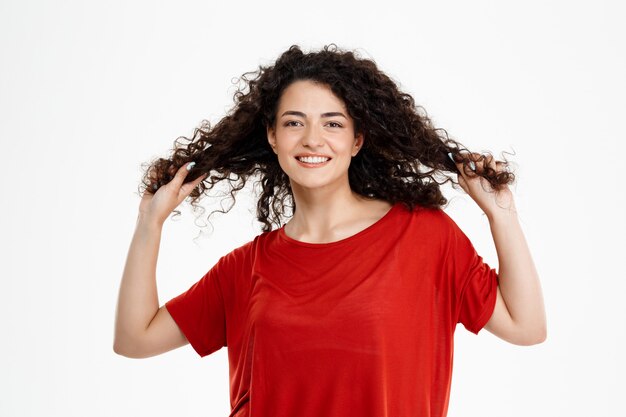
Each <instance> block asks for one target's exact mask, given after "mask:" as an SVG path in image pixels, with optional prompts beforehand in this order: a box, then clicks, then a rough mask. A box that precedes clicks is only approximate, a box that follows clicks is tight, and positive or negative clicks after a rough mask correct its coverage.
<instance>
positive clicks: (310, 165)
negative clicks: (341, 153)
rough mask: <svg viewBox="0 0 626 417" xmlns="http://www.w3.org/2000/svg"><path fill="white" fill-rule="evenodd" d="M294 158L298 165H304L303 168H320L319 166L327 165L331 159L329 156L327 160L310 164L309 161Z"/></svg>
mask: <svg viewBox="0 0 626 417" xmlns="http://www.w3.org/2000/svg"><path fill="white" fill-rule="evenodd" d="M298 156H302V155H298ZM316 156H322V155H316ZM326 158H328V157H326ZM294 159H295V160H296V162H297V163H298V164H299V165H300V166H303V167H305V168H321V167H323V166H326V165H328V163H329V162H330V161H332V158H330V159H329V160H328V161H326V162H322V163H319V164H311V163H308V162H302V161H300V160H298V158H294Z"/></svg>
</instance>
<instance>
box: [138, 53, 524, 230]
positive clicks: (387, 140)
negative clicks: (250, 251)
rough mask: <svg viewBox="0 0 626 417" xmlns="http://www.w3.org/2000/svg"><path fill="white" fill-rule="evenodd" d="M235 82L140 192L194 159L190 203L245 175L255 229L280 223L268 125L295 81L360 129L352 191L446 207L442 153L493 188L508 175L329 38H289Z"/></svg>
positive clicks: (282, 192) (450, 168)
mask: <svg viewBox="0 0 626 417" xmlns="http://www.w3.org/2000/svg"><path fill="white" fill-rule="evenodd" d="M238 80H239V83H241V80H243V81H244V83H243V87H239V86H238V87H237V91H236V92H235V94H234V97H233V101H234V102H235V106H234V107H233V108H232V109H231V110H230V111H229V112H228V113H227V115H226V116H225V117H223V118H222V119H221V120H220V121H219V122H218V123H217V124H215V126H214V127H213V128H211V124H210V122H208V121H207V120H203V121H202V123H201V125H200V127H197V128H195V129H194V132H193V136H192V137H191V138H187V137H185V136H181V137H179V138H177V139H176V140H175V141H174V148H173V151H172V154H171V156H170V157H169V158H167V159H166V158H158V159H156V160H154V161H152V162H151V163H149V164H148V166H147V167H146V169H145V173H144V176H143V179H142V189H141V190H140V192H141V193H143V192H149V193H154V192H156V190H158V188H159V187H160V186H162V185H164V184H166V183H168V182H169V181H170V180H171V179H172V178H173V176H174V174H175V173H176V170H177V169H178V168H179V167H181V166H182V165H184V164H186V163H187V162H190V161H194V162H195V166H194V167H193V168H192V169H191V171H190V172H189V174H188V175H187V177H186V179H185V182H189V181H193V180H194V179H196V178H198V177H199V176H201V175H204V174H205V173H206V174H208V176H207V178H206V179H204V180H203V181H202V182H201V183H200V184H199V185H198V186H197V187H196V188H195V189H194V190H193V191H192V192H191V194H190V195H189V197H190V199H191V201H190V204H191V205H192V206H193V207H194V209H195V208H197V207H196V205H197V201H198V200H199V199H200V197H201V196H202V195H203V194H205V192H207V190H210V189H212V188H213V187H214V186H215V184H217V183H218V182H220V181H223V180H226V181H228V182H229V184H230V192H229V194H230V198H231V199H232V202H233V205H234V201H235V194H236V193H237V192H238V191H240V190H241V189H243V188H244V187H245V185H246V182H247V180H248V179H249V178H250V177H253V178H256V180H257V182H255V184H260V185H261V188H262V192H261V195H260V197H259V199H258V202H257V220H258V221H259V222H261V223H263V229H262V230H263V232H268V231H271V230H272V224H275V225H277V226H278V227H281V225H282V222H281V217H282V216H285V207H286V206H288V207H291V208H292V210H293V211H294V212H295V209H296V207H295V201H294V199H293V194H292V191H291V186H290V182H289V177H288V176H287V175H286V174H285V172H284V171H283V170H282V168H281V167H280V165H279V163H278V159H277V156H276V154H275V153H274V152H273V151H272V148H271V146H270V144H269V143H268V140H267V127H268V126H270V127H275V123H276V112H277V110H278V109H277V107H278V102H279V99H280V97H281V94H282V92H283V91H284V90H285V88H286V87H288V86H289V85H290V84H291V83H293V82H294V81H298V80H310V81H314V82H317V83H321V84H323V85H326V86H328V87H329V88H330V89H331V91H332V92H333V94H335V95H336V96H337V97H339V98H340V99H342V100H343V101H344V103H345V105H346V108H347V110H348V113H349V115H350V117H352V119H353V120H354V127H355V132H354V133H355V137H356V135H358V134H359V133H361V132H364V133H365V142H364V143H363V147H362V149H361V151H360V152H359V153H358V154H357V155H356V156H355V157H353V158H352V160H351V162H350V166H349V170H348V178H349V183H350V187H351V189H352V190H353V191H354V192H356V193H358V194H360V195H361V196H363V197H365V198H371V199H382V200H386V201H388V202H389V203H392V204H395V203H396V202H402V203H404V205H405V206H407V207H408V208H409V209H411V210H413V208H414V207H415V206H416V205H419V206H422V207H429V208H434V207H441V206H444V205H446V204H447V203H448V201H447V199H446V198H445V197H444V196H443V194H442V192H441V189H440V186H441V185H443V184H445V183H446V182H452V184H453V186H454V184H456V185H457V186H458V182H455V181H454V178H453V176H452V175H450V174H452V173H458V172H459V171H458V169H457V167H456V165H455V164H454V162H453V161H452V160H451V159H450V158H449V156H448V153H452V155H453V157H454V158H455V160H456V161H458V162H461V161H462V162H463V168H464V170H465V173H466V174H467V175H468V176H470V177H471V176H475V175H479V176H481V177H483V178H485V179H486V180H487V181H488V182H489V184H490V185H491V187H492V189H493V190H495V191H498V190H500V189H502V187H504V186H505V185H506V184H510V183H512V182H513V181H514V178H515V176H514V174H513V173H511V171H510V169H509V166H508V161H506V160H505V162H504V163H505V170H504V171H502V172H496V171H495V170H494V169H491V168H490V167H488V166H487V163H489V162H490V161H491V160H492V159H491V158H493V156H492V155H491V154H490V153H481V154H480V157H478V158H476V156H475V154H473V153H471V152H469V151H468V150H467V149H466V148H465V147H464V146H463V145H461V144H460V143H459V142H457V141H455V140H453V139H450V138H449V137H448V133H447V132H446V130H445V129H441V128H435V127H434V126H433V123H432V121H431V120H430V118H429V117H428V115H427V113H426V111H425V110H424V108H423V107H421V106H417V105H416V104H415V101H414V99H413V97H412V96H411V95H409V94H407V93H404V92H402V91H400V90H399V88H398V86H397V85H396V84H395V83H394V81H393V80H392V79H391V78H390V77H389V76H387V75H386V74H385V73H384V72H382V71H381V70H379V69H378V68H377V66H376V64H375V62H374V61H372V60H369V59H364V58H361V57H359V56H358V55H357V54H356V53H355V52H352V51H345V50H341V49H339V48H338V47H337V45H335V44H329V45H326V46H324V48H323V49H321V50H319V51H317V52H309V53H306V54H305V53H303V52H302V50H301V49H300V47H299V46H298V45H292V46H291V47H290V48H289V49H288V50H287V51H285V52H283V53H282V54H281V55H280V57H279V58H278V59H277V60H276V61H275V62H274V63H273V65H270V66H262V65H259V69H258V71H253V72H246V73H244V74H243V75H242V76H241V78H239V79H238ZM246 89H247V91H246ZM481 159H486V163H485V165H484V169H483V170H482V171H481V172H480V173H476V172H474V171H473V170H471V169H469V168H467V167H468V165H470V164H471V161H474V162H477V161H478V160H481ZM437 179H440V181H441V182H439V181H437ZM230 208H232V205H231V207H230ZM230 208H229V209H228V211H230ZM216 211H219V212H221V213H225V211H223V210H215V211H213V212H211V214H213V213H215V212H216ZM176 213H177V214H180V212H178V211H176ZM211 214H210V215H211ZM210 215H209V217H210Z"/></svg>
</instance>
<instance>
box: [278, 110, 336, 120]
mask: <svg viewBox="0 0 626 417" xmlns="http://www.w3.org/2000/svg"><path fill="white" fill-rule="evenodd" d="M289 114H290V115H293V116H300V117H304V118H305V119H306V114H304V113H302V112H301V111H294V110H287V111H286V112H284V113H283V114H282V115H281V116H280V117H283V116H286V115H289ZM320 116H321V117H334V116H341V117H343V118H344V119H347V117H346V116H345V115H344V114H343V113H341V112H338V111H331V112H327V113H322V114H321V115H320Z"/></svg>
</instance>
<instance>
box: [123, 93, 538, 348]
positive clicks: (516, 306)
mask: <svg viewBox="0 0 626 417" xmlns="http://www.w3.org/2000/svg"><path fill="white" fill-rule="evenodd" d="M286 111H292V112H293V111H295V112H297V113H296V114H287V115H284V113H285V112H286ZM327 113H331V114H332V116H328V114H327ZM338 113H341V115H339V114H338ZM267 137H268V141H269V143H270V145H271V146H272V148H273V149H274V152H275V153H276V155H277V158H278V161H279V163H280V165H281V167H282V169H283V170H284V171H285V172H286V173H287V175H288V176H289V179H290V183H291V187H292V191H293V195H294V200H295V202H296V205H297V210H296V212H295V214H294V216H293V217H292V219H291V220H290V221H289V222H288V223H287V224H286V225H285V233H286V234H287V235H288V236H290V237H292V238H294V239H297V240H300V241H305V242H314V243H324V242H333V241H337V240H340V239H343V238H345V237H348V236H351V235H354V234H356V233H358V232H359V231H361V230H363V229H365V228H366V227H368V226H369V225H371V224H373V223H375V222H376V221H378V220H379V219H380V218H381V217H383V216H384V215H385V214H386V213H387V212H388V211H389V210H390V208H391V205H390V204H389V203H387V202H386V201H381V200H376V199H366V198H364V197H362V196H359V195H357V194H356V193H354V192H352V190H351V189H350V186H349V182H348V167H349V164H350V161H351V158H352V157H353V156H355V155H356V154H357V153H358V152H359V150H360V149H361V147H362V146H363V142H364V140H365V138H364V137H363V135H362V134H361V135H357V136H356V137H355V135H354V125H353V121H352V119H351V118H350V117H349V115H348V112H347V110H346V108H345V105H344V103H343V102H342V101H341V100H340V99H339V98H337V97H336V96H334V95H333V94H332V92H331V91H330V89H328V88H326V87H324V86H321V85H318V84H315V83H312V82H309V81H298V82H295V83H293V84H292V85H291V86H289V87H288V88H287V89H286V90H285V91H284V94H283V96H282V97H281V101H280V103H279V109H278V113H277V121H276V127H275V129H272V128H270V129H268V131H267ZM300 153H318V154H323V155H328V156H330V157H331V158H332V159H331V160H330V162H329V163H327V164H326V166H324V167H318V168H314V169H311V168H303V167H302V166H300V165H299V164H298V162H297V161H296V160H295V155H297V154H300ZM457 166H458V167H459V169H460V170H461V173H460V174H459V178H458V180H459V184H460V185H461V186H462V187H463V189H464V190H465V192H467V193H468V194H469V195H470V196H471V198H472V199H473V200H474V201H475V202H476V203H477V204H478V205H479V207H480V208H481V209H482V210H483V211H484V212H485V213H486V215H487V217H488V219H489V224H490V227H491V232H492V235H493V239H494V242H495V245H496V250H497V253H498V260H499V264H500V268H499V280H500V285H499V287H498V292H497V300H496V306H495V309H494V312H493V315H492V317H491V319H490V320H489V322H488V323H487V324H486V326H485V328H486V329H487V330H488V331H489V332H491V333H493V334H494V335H496V336H498V337H500V338H502V339H504V340H506V341H509V342H510V343H513V344H517V345H532V344H536V343H540V342H542V341H544V340H545V338H546V319H545V312H544V306H543V300H542V294H541V287H540V283H539V278H538V275H537V271H536V270H535V267H534V265H533V261H532V258H531V255H530V251H529V249H528V246H527V244H526V241H525V239H524V235H523V233H522V230H521V227H520V225H519V222H518V220H517V212H516V210H515V205H514V202H513V197H512V194H511V192H510V190H509V189H508V187H505V188H504V189H503V190H502V191H500V192H498V193H494V192H493V191H491V190H489V187H488V185H486V184H485V181H484V179H483V178H481V177H476V178H469V177H468V176H467V175H465V174H464V172H463V171H462V165H461V164H457ZM491 166H492V167H493V168H494V169H496V170H498V171H499V170H501V169H502V164H495V162H492V165H491ZM186 168H187V166H186V165H183V166H182V167H180V168H179V169H178V171H177V172H176V173H175V175H174V178H173V179H172V180H171V181H170V182H169V183H168V184H165V185H164V186H162V187H160V188H159V189H158V190H157V192H156V193H155V194H150V193H144V195H143V196H142V199H141V203H140V206H139V213H138V216H137V223H136V228H135V233H134V235H133V239H132V241H131V244H130V248H129V250H128V256H127V259H126V264H125V267H124V272H123V275H122V282H121V284H120V290H119V297H118V304H117V309H116V320H115V339H114V346H113V350H114V351H115V352H116V353H118V354H120V355H123V356H126V357H129V358H147V357H152V356H156V355H159V354H162V353H165V352H167V351H170V350H172V349H176V348H178V347H181V346H183V345H186V344H188V343H189V342H188V341H187V339H186V337H185V335H184V334H183V333H182V331H181V330H180V329H179V327H178V325H177V324H176V322H175V321H174V320H173V318H172V317H171V316H170V314H169V312H168V311H167V309H166V308H165V306H161V307H159V299H158V294H157V287H156V263H157V257H158V250H159V244H160V238H161V229H162V227H163V223H164V222H165V220H166V219H167V217H168V216H169V215H170V213H171V212H172V211H173V210H174V209H175V208H176V207H177V206H178V205H180V203H182V202H183V200H185V198H187V196H188V195H189V194H190V193H191V191H193V189H194V188H195V187H196V186H197V185H198V184H199V183H200V182H201V181H202V180H203V179H205V178H206V175H204V176H201V177H199V178H197V179H196V180H194V181H190V182H188V183H186V184H183V183H184V181H185V178H186V177H187V174H188V171H187V169H186ZM481 169H483V167H482V164H481V163H477V164H476V170H477V171H478V172H480V170H481Z"/></svg>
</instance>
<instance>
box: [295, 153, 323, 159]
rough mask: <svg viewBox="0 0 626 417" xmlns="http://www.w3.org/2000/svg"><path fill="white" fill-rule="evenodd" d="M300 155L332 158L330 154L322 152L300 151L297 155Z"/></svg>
mask: <svg viewBox="0 0 626 417" xmlns="http://www.w3.org/2000/svg"><path fill="white" fill-rule="evenodd" d="M299 156H321V157H322V158H330V156H328V155H323V154H321V153H299V154H298V155H296V158H297V157H299ZM331 159H332V158H331Z"/></svg>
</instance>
